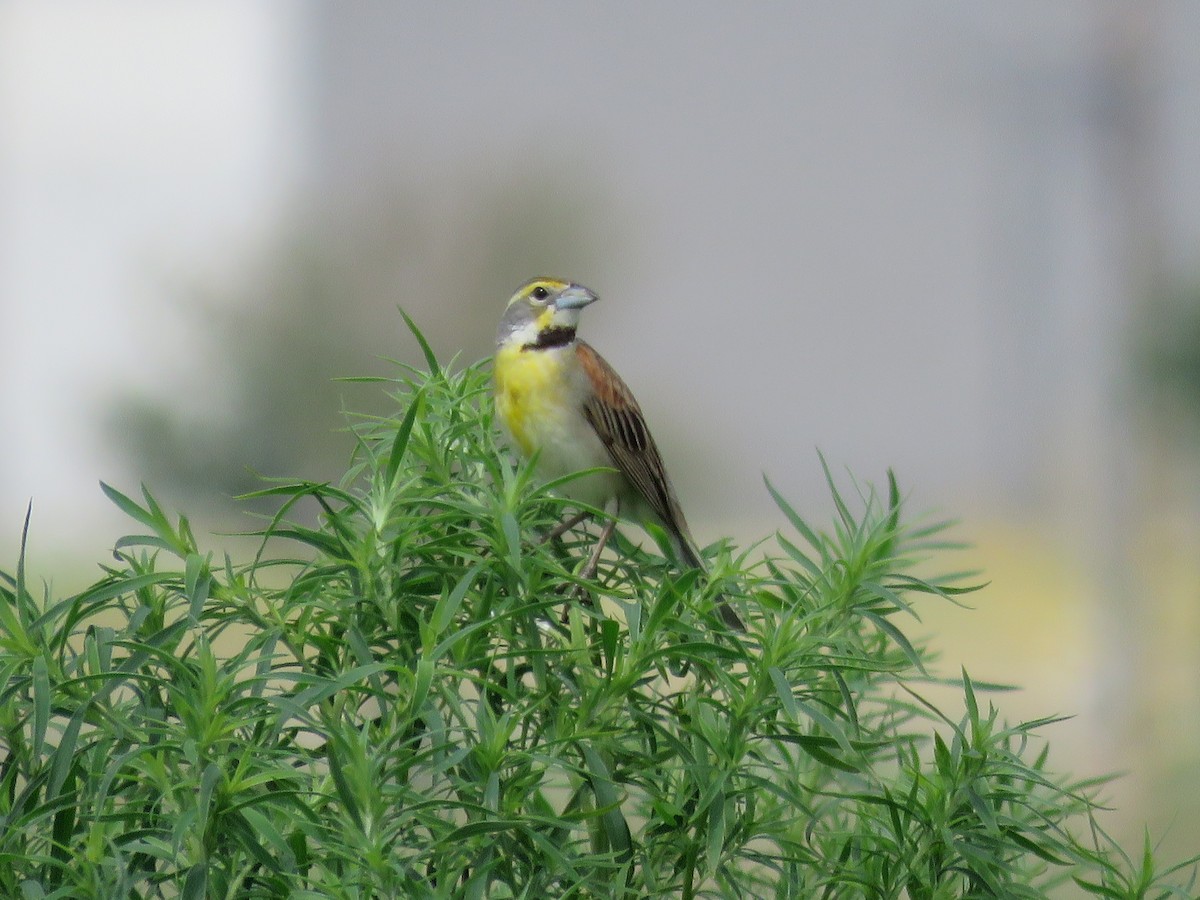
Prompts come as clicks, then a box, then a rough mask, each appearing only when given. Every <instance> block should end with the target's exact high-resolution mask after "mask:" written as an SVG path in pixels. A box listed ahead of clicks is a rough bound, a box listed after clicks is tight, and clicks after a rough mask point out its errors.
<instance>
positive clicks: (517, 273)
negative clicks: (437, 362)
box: [104, 171, 628, 516]
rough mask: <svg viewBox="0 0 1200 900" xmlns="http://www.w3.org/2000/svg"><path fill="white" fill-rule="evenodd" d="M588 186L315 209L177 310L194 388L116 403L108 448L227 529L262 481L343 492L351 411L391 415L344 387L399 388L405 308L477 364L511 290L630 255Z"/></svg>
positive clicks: (373, 396)
mask: <svg viewBox="0 0 1200 900" xmlns="http://www.w3.org/2000/svg"><path fill="white" fill-rule="evenodd" d="M493 175H494V173H493ZM481 180H482V179H481ZM588 184H589V182H588V181H587V180H586V179H584V178H581V177H580V176H579V174H578V172H572V173H570V174H569V175H567V174H555V173H547V172H546V171H538V172H532V171H531V172H528V173H527V174H525V175H520V176H518V177H515V178H512V179H508V180H506V181H505V182H504V183H503V184H500V185H498V186H497V185H495V184H491V185H488V186H486V187H480V186H478V185H474V184H472V183H471V182H470V180H467V181H465V182H464V181H461V180H460V181H458V182H456V183H455V184H454V185H452V186H443V187H444V188H445V189H444V190H438V188H437V186H436V185H426V186H425V187H423V188H422V189H421V190H412V189H404V188H398V187H394V186H393V187H390V188H385V189H381V190H378V191H376V192H375V194H374V196H373V197H371V198H370V199H362V200H358V201H355V202H348V201H346V200H345V199H333V200H329V201H321V202H311V203H310V205H309V208H308V209H306V210H305V211H304V212H303V214H302V215H298V216H296V217H295V223H296V224H292V225H289V226H287V227H286V228H285V229H283V234H282V235H281V236H280V237H279V238H278V240H277V241H276V242H275V243H274V244H273V246H271V247H269V248H268V250H267V251H265V252H264V253H262V254H261V256H260V258H259V259H257V261H254V262H253V263H252V264H251V265H250V266H249V267H248V268H249V271H248V272H247V273H246V274H245V275H244V276H242V277H240V278H236V279H234V286H233V287H232V288H226V289H218V288H213V287H212V286H211V281H212V280H213V276H211V275H210V274H209V273H200V274H199V276H198V277H197V279H196V283H197V285H198V287H193V288H192V289H190V291H189V292H188V294H189V295H188V296H186V297H182V298H181V299H180V301H179V303H178V304H177V310H176V312H177V313H178V315H179V316H180V317H182V319H183V321H182V323H181V325H180V330H181V332H182V333H183V334H186V335H187V336H188V341H187V343H186V344H185V348H186V349H189V350H190V351H191V352H193V353H194V354H197V355H198V356H199V358H200V362H199V364H198V369H197V371H198V372H199V373H200V374H199V376H198V377H197V380H196V383H195V384H194V386H192V387H189V388H187V389H186V390H184V391H182V392H178V391H177V392H176V393H177V394H180V395H172V396H166V395H165V392H164V389H163V387H162V386H160V385H155V384H142V385H138V386H137V387H136V388H135V389H133V390H130V391H128V392H127V393H124V394H122V395H121V396H118V397H116V398H115V399H114V401H113V402H112V403H111V405H110V406H109V407H108V408H107V409H106V410H105V411H104V420H105V421H104V425H105V430H106V432H107V434H108V435H109V436H110V437H111V439H112V440H113V441H114V442H115V443H116V444H117V446H118V447H119V448H120V449H121V451H122V452H123V453H124V454H125V455H127V456H128V457H130V458H131V459H132V460H133V461H134V462H133V464H134V466H135V467H136V468H135V471H136V473H137V477H139V478H140V479H142V480H144V481H146V482H147V483H150V484H153V485H155V486H156V488H157V489H158V490H161V491H162V492H163V493H164V495H165V496H166V497H167V498H169V499H170V500H171V502H176V501H178V502H180V503H185V504H186V505H188V506H190V507H192V508H196V507H197V504H200V505H202V506H203V508H206V509H209V510H211V512H212V514H214V515H215V516H221V513H222V512H223V509H224V508H225V504H226V503H227V502H228V500H229V498H230V497H231V496H233V495H235V494H238V493H242V492H245V491H247V490H251V489H253V488H255V487H259V486H261V481H260V475H286V476H289V477H304V478H309V479H313V480H323V479H326V478H331V477H334V476H335V475H336V473H338V472H339V471H341V470H342V469H344V465H345V460H346V458H347V454H348V452H349V449H350V446H351V439H350V437H349V435H348V434H346V433H345V430H344V428H343V427H342V426H344V425H345V419H344V417H343V416H342V414H341V409H342V407H343V405H345V406H349V407H351V408H353V409H354V410H355V412H356V413H360V412H361V413H372V412H382V411H384V408H385V404H386V399H385V397H384V396H383V392H382V391H379V390H373V389H364V388H361V387H357V386H355V385H352V384H346V383H344V382H338V381H335V380H334V379H337V378H339V377H345V376H356V375H375V374H390V373H391V371H392V369H391V367H390V366H389V365H388V364H386V363H384V362H383V361H382V360H384V359H389V358H391V359H399V360H401V361H405V362H413V363H415V362H418V361H419V353H418V352H417V348H416V347H415V345H414V342H413V341H412V339H411V337H410V336H409V334H408V332H407V330H406V328H405V327H404V324H403V320H402V319H401V317H400V315H399V313H398V312H397V307H401V308H403V309H404V310H405V311H406V312H407V313H408V314H409V315H410V316H412V317H413V318H414V319H415V320H416V321H417V322H418V323H419V324H420V327H421V328H422V330H423V331H424V333H425V335H426V337H427V338H428V339H429V341H430V343H431V344H432V345H433V347H434V349H435V351H437V352H438V353H439V354H440V355H444V356H445V357H447V358H448V357H450V356H452V355H454V354H457V353H462V354H464V355H465V356H466V358H468V359H472V360H474V359H478V358H480V357H482V356H485V355H487V354H488V353H490V352H491V345H492V338H493V334H494V330H495V323H496V321H497V319H498V317H499V313H500V307H501V305H502V303H503V301H504V299H505V298H506V297H507V296H508V295H509V292H510V291H511V289H512V288H513V287H514V286H515V285H517V284H519V283H520V282H521V281H522V280H524V279H525V278H527V277H529V276H530V275H533V274H538V273H540V272H542V271H553V272H561V273H571V275H572V277H579V278H581V279H582V278H584V277H586V276H587V274H588V273H589V272H594V271H595V270H596V265H595V262H594V260H595V259H597V258H598V257H599V256H601V255H604V254H609V253H611V251H612V249H613V245H612V242H613V241H614V239H616V240H620V241H621V242H622V244H624V243H625V242H627V241H628V229H627V228H626V229H617V228H614V227H612V223H613V222H614V217H613V215H612V213H611V210H610V209H609V208H608V201H607V200H606V199H605V197H604V195H602V194H600V193H599V192H596V191H593V190H591V189H590V188H589V187H588ZM455 198H461V199H460V202H458V203H455V202H453V201H454V199H455ZM206 281H207V282H208V283H207V284H206ZM154 349H156V348H153V347H151V348H149V350H154ZM170 352H171V354H172V356H174V355H176V354H177V353H182V352H184V350H180V349H177V348H175V347H172V348H171V351H170ZM344 398H345V403H343V399H344Z"/></svg>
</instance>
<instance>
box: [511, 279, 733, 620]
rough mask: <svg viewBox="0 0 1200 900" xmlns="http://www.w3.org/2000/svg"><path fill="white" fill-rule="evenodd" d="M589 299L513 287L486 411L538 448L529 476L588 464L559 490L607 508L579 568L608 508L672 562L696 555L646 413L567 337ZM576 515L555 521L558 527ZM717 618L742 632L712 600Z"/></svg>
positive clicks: (587, 570)
mask: <svg viewBox="0 0 1200 900" xmlns="http://www.w3.org/2000/svg"><path fill="white" fill-rule="evenodd" d="M596 299H597V297H596V295H595V294H594V293H592V292H591V291H590V290H588V289H587V288H585V287H583V286H582V285H578V284H572V283H570V282H568V281H560V280H558V279H555V278H534V279H532V280H530V281H527V282H526V283H525V284H523V285H521V287H520V288H518V289H517V292H516V293H515V294H513V296H512V299H511V300H509V301H508V306H507V308H506V309H505V310H504V317H503V318H502V319H501V320H500V328H499V330H498V332H497V335H496V358H495V381H496V411H497V412H498V413H499V415H500V421H501V422H502V423H503V425H504V426H505V428H506V429H507V430H508V432H509V434H510V436H511V437H512V440H513V443H514V444H515V445H516V447H517V449H518V450H520V452H521V453H523V454H524V455H525V456H532V455H533V454H534V453H537V454H538V462H537V464H538V468H539V474H541V475H542V476H543V477H545V478H547V479H553V478H558V477H560V476H563V475H569V474H572V473H575V472H579V471H581V470H583V469H594V468H600V467H606V468H609V469H610V470H612V471H606V472H597V473H592V474H590V475H586V476H583V477H582V478H579V479H576V480H574V481H570V482H568V483H567V484H565V485H564V486H563V488H562V493H563V494H564V495H566V496H567V497H568V498H570V499H572V500H578V501H580V502H583V503H586V504H588V505H589V506H594V507H598V508H600V509H603V510H604V511H605V512H606V513H607V514H608V515H609V521H608V522H606V523H605V525H604V527H603V528H602V530H601V532H600V537H599V539H598V540H597V542H596V546H595V547H594V548H593V550H592V554H591V556H590V557H589V559H588V561H587V563H586V564H585V566H584V569H583V572H584V574H585V577H590V576H591V575H592V574H593V573H594V572H595V569H596V566H597V564H598V563H599V561H600V553H601V551H603V549H604V545H605V544H606V543H607V541H608V539H609V537H610V536H611V535H612V530H613V526H614V525H615V523H616V517H617V516H618V515H624V516H626V517H628V518H632V519H634V520H636V521H641V522H645V521H651V522H656V523H658V524H659V525H661V526H662V527H663V529H664V530H665V531H666V533H667V536H668V537H669V538H670V540H671V544H672V548H673V549H674V551H675V554H676V556H677V557H678V561H679V562H680V563H682V564H683V565H686V566H691V567H693V568H697V569H703V568H704V562H703V561H702V560H701V559H700V554H699V553H698V552H697V551H696V544H695V542H694V541H693V539H692V535H691V532H690V531H689V530H688V526H687V521H686V520H685V519H684V517H683V510H682V509H681V508H680V506H679V500H678V498H676V496H675V489H674V488H673V487H672V486H671V479H670V478H668V477H667V470H666V468H665V467H664V466H663V461H662V456H660V455H659V452H658V447H657V446H655V444H654V438H652V437H651V436H650V430H649V429H648V428H647V427H646V419H645V417H644V416H643V415H642V410H641V408H640V407H639V406H638V403H637V400H635V399H634V397H633V393H632V392H631V391H630V390H629V388H628V387H626V386H625V382H623V381H622V380H621V378H620V376H618V375H617V373H616V372H615V371H613V368H612V366H610V365H609V364H608V363H607V362H605V361H604V358H603V357H602V356H600V354H599V353H597V352H596V351H595V350H593V349H592V348H591V347H589V346H588V345H587V344H586V343H584V342H583V341H581V340H579V339H578V338H576V337H575V330H576V328H577V327H578V325H579V314H580V311H581V310H582V309H583V308H584V307H585V306H587V305H588V304H589V303H594V302H595V301H596ZM584 515H586V513H581V514H579V515H578V516H576V517H574V518H570V519H567V520H566V521H564V522H563V523H561V524H560V525H559V526H558V528H556V529H555V530H554V531H553V532H552V533H551V534H552V535H558V534H562V533H563V532H564V531H566V530H567V529H569V528H571V527H573V526H575V525H576V524H578V523H579V522H580V521H582V519H583V517H584ZM718 603H719V611H720V613H721V618H722V619H723V620H724V621H725V623H726V624H727V625H728V626H730V627H731V628H736V629H738V630H739V631H744V630H745V626H744V625H743V624H742V620H741V619H740V618H739V617H738V615H737V613H736V612H734V611H733V609H732V608H730V606H729V605H728V604H727V603H726V602H725V601H724V599H722V598H719V599H718Z"/></svg>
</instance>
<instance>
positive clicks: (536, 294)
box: [529, 285, 550, 300]
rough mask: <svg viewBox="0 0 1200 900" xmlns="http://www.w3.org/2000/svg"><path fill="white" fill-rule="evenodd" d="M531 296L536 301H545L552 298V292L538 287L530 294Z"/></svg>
mask: <svg viewBox="0 0 1200 900" xmlns="http://www.w3.org/2000/svg"><path fill="white" fill-rule="evenodd" d="M529 296H530V297H532V298H533V299H534V300H545V299H546V298H547V297H549V296H550V292H549V291H548V290H546V289H545V288H544V287H542V286H541V285H538V286H537V287H535V288H534V289H533V290H532V291H530V292H529Z"/></svg>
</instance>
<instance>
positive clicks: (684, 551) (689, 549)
mask: <svg viewBox="0 0 1200 900" xmlns="http://www.w3.org/2000/svg"><path fill="white" fill-rule="evenodd" d="M667 533H668V535H669V536H670V538H671V544H672V545H673V549H674V550H675V555H676V556H677V557H678V558H679V561H680V562H681V563H683V564H684V565H685V566H690V567H691V568H693V569H699V570H700V571H701V572H705V573H707V572H708V566H706V565H704V560H702V559H701V558H700V554H699V553H697V552H696V548H695V547H693V546H692V542H691V541H690V540H688V538H687V537H686V536H685V535H683V534H681V533H680V532H678V531H676V530H675V529H671V530H670V531H668V532H667ZM713 602H714V603H716V604H717V612H718V613H720V615H721V620H722V621H723V622H724V623H725V624H726V625H728V626H729V627H730V628H732V629H733V630H734V631H745V630H746V626H745V624H744V623H743V622H742V619H741V617H740V616H739V615H738V614H737V613H736V612H734V611H733V607H732V606H730V605H729V603H728V602H726V600H725V595H724V594H717V596H716V597H714V598H713Z"/></svg>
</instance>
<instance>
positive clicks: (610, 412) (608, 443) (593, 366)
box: [575, 341, 682, 530]
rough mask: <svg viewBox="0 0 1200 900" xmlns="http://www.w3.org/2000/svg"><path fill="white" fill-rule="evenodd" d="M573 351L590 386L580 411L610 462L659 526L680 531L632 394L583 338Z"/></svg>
mask: <svg viewBox="0 0 1200 900" xmlns="http://www.w3.org/2000/svg"><path fill="white" fill-rule="evenodd" d="M575 352H576V354H577V356H578V359H579V362H580V364H581V365H582V366H583V370H584V372H585V373H586V375H587V377H588V380H589V381H590V382H591V385H592V394H591V396H590V397H589V398H588V399H587V401H585V403H584V405H583V413H584V415H585V416H586V417H587V420H588V422H589V423H590V424H591V426H592V428H594V429H595V430H596V434H597V435H598V436H599V438H600V441H601V442H602V443H603V444H604V446H605V448H607V450H608V455H609V457H610V458H611V459H612V462H613V465H614V466H615V467H616V469H617V471H619V472H620V473H621V474H622V475H624V476H625V478H626V479H627V480H628V481H629V483H630V484H632V485H633V486H634V488H635V489H636V490H637V492H638V493H639V494H641V495H642V496H643V497H644V498H645V499H646V502H647V503H648V504H649V505H650V508H651V509H652V510H654V512H655V514H656V515H657V516H658V517H659V518H660V519H661V520H662V522H663V524H665V525H667V526H668V527H669V528H674V529H676V530H679V529H680V526H681V521H680V520H681V518H682V517H681V516H679V514H678V512H677V510H678V504H677V501H676V500H675V498H674V497H673V496H672V493H671V486H670V482H669V481H667V472H666V468H665V467H664V466H663V461H662V457H661V456H660V455H659V452H658V447H657V446H655V444H654V438H653V437H651V436H650V429H649V428H647V427H646V419H645V417H644V416H643V415H642V410H641V407H639V406H638V404H637V400H635V399H634V397H633V393H632V392H631V391H630V390H629V388H628V387H626V386H625V382H623V381H622V380H621V377H620V376H619V375H617V373H616V372H615V371H613V368H612V366H610V365H609V364H608V363H607V362H605V360H604V357H602V356H601V355H600V354H599V353H597V352H596V351H595V350H593V349H592V348H591V347H589V346H588V345H587V344H585V343H584V342H583V341H577V342H576V351H575Z"/></svg>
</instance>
